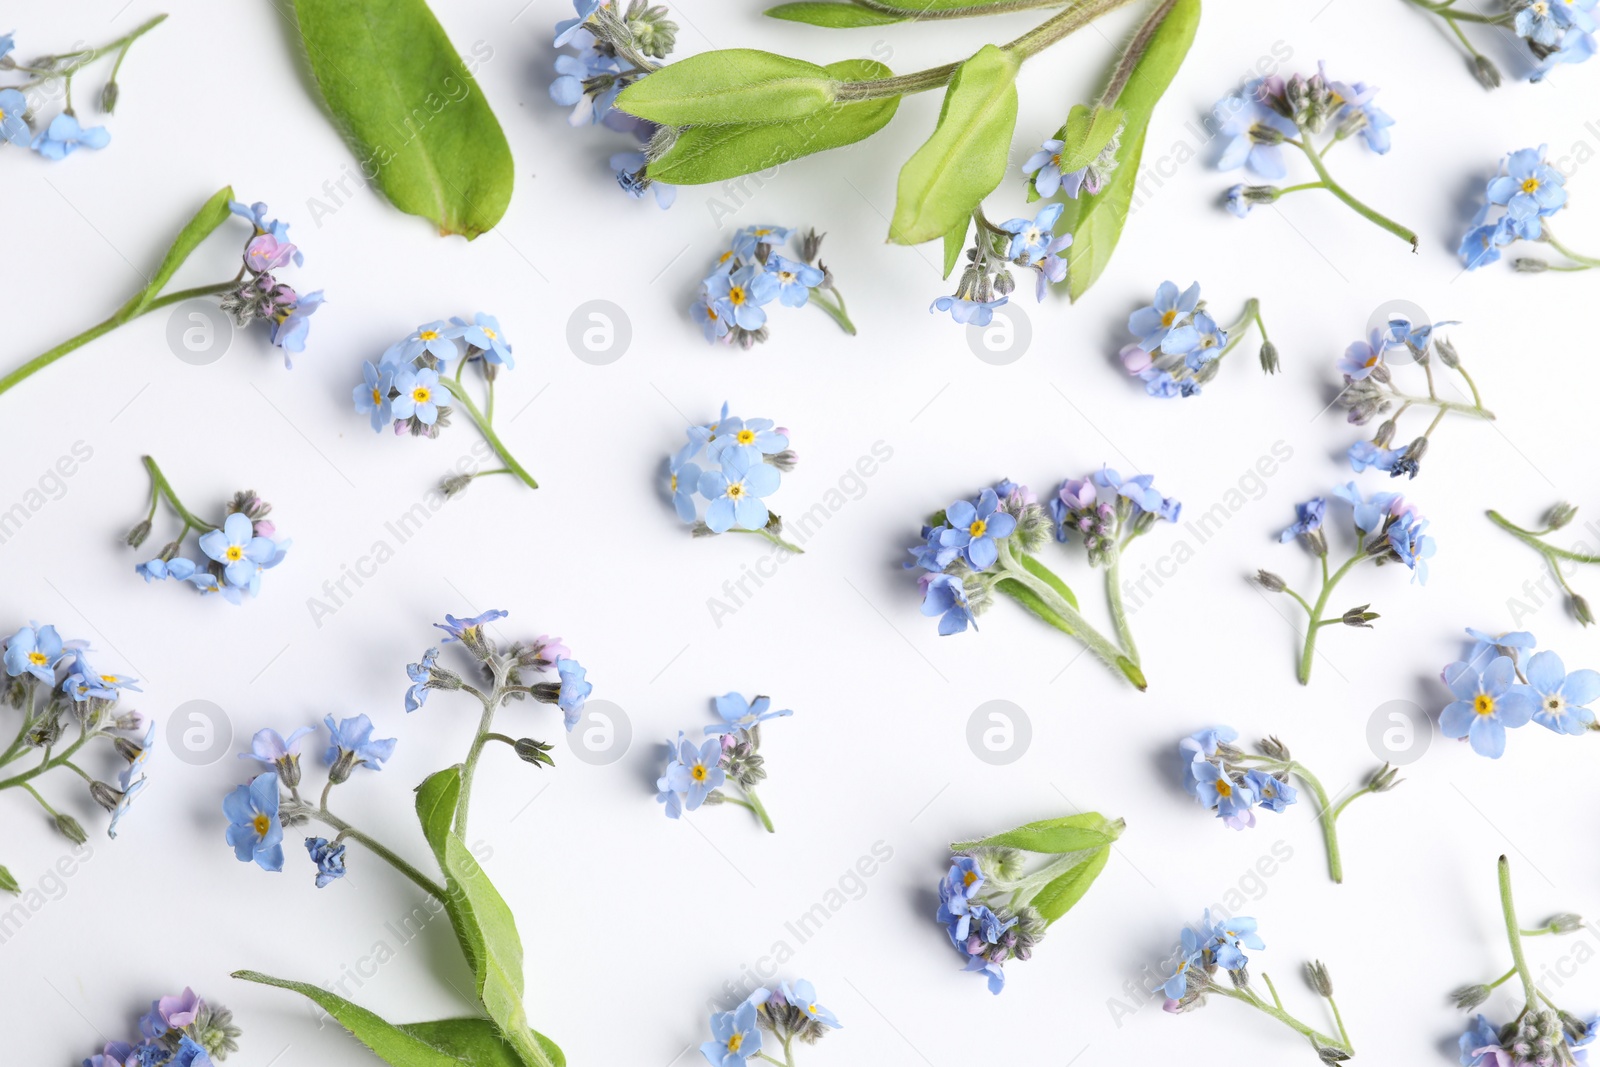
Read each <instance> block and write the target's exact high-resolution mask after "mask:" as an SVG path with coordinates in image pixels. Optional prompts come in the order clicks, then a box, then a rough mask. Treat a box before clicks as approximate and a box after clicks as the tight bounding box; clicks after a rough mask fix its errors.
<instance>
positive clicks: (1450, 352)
mask: <svg viewBox="0 0 1600 1067" xmlns="http://www.w3.org/2000/svg"><path fill="white" fill-rule="evenodd" d="M1433 347H1434V348H1435V349H1436V350H1437V351H1438V353H1439V362H1440V363H1443V364H1444V365H1445V366H1446V367H1449V368H1450V369H1452V370H1454V369H1455V368H1457V367H1459V366H1461V357H1460V356H1459V355H1458V354H1457V353H1456V346H1455V345H1453V344H1451V343H1450V339H1449V338H1448V337H1441V338H1439V339H1438V340H1437V341H1435V342H1433Z"/></svg>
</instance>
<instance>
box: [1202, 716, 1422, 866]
mask: <svg viewBox="0 0 1600 1067" xmlns="http://www.w3.org/2000/svg"><path fill="white" fill-rule="evenodd" d="M1238 738H1239V733H1238V731H1237V730H1235V729H1233V728H1232V727H1231V726H1213V727H1210V728H1208V729H1205V730H1201V731H1199V732H1197V733H1194V734H1191V735H1189V736H1188V737H1186V738H1184V739H1183V740H1182V741H1179V742H1178V754H1179V756H1180V757H1181V759H1182V762H1183V788H1184V789H1185V790H1186V791H1187V792H1188V793H1189V795H1190V796H1192V797H1194V798H1195V800H1197V801H1199V802H1200V803H1201V804H1202V805H1204V806H1205V807H1206V808H1207V809H1209V810H1211V811H1214V812H1216V813H1217V818H1219V819H1221V820H1222V821H1223V822H1224V823H1225V824H1227V825H1228V826H1230V827H1232V828H1233V829H1235V830H1243V829H1245V828H1247V827H1251V826H1254V825H1255V824H1256V815H1255V809H1257V808H1265V809H1266V810H1267V811H1272V812H1280V813H1281V812H1283V811H1284V810H1286V809H1287V808H1288V807H1289V805H1291V804H1293V803H1295V802H1296V801H1297V800H1298V799H1299V797H1298V792H1297V790H1296V789H1295V788H1294V786H1292V785H1290V784H1289V779H1290V778H1291V777H1294V778H1299V779H1300V780H1301V781H1302V782H1304V783H1305V784H1306V786H1308V787H1309V788H1310V790H1311V793H1312V796H1313V797H1314V798H1315V801H1316V805H1317V819H1318V821H1319V822H1320V823H1321V824H1322V836H1323V841H1324V844H1325V845H1326V847H1327V851H1328V877H1330V878H1332V879H1333V880H1334V881H1335V882H1343V881H1344V863H1343V861H1342V860H1341V858H1340V854H1339V833H1338V826H1337V824H1338V821H1339V816H1340V815H1342V814H1343V813H1344V810H1345V808H1347V807H1349V806H1350V803H1351V802H1352V801H1354V800H1355V799H1356V798H1357V797H1362V796H1366V795H1367V794H1368V793H1385V792H1388V791H1389V790H1391V789H1393V788H1394V787H1395V786H1397V785H1399V784H1400V780H1399V779H1396V777H1395V774H1396V773H1397V772H1396V771H1395V769H1394V768H1393V767H1391V766H1389V764H1387V763H1385V764H1384V765H1383V766H1382V767H1379V768H1378V769H1377V770H1375V771H1373V772H1372V773H1371V774H1370V775H1368V776H1367V780H1366V782H1365V783H1364V784H1363V785H1362V787H1361V788H1360V789H1358V790H1356V791H1355V792H1353V793H1351V794H1350V795H1349V796H1347V797H1345V798H1344V799H1343V800H1341V801H1339V803H1338V804H1334V803H1332V799H1331V798H1330V797H1329V796H1328V791H1327V790H1326V789H1324V788H1323V786H1322V783H1321V782H1320V781H1319V780H1318V779H1317V777H1316V775H1314V774H1312V773H1311V771H1310V769H1309V768H1307V767H1306V765H1305V764H1303V763H1301V762H1300V761H1298V760H1296V759H1294V758H1293V757H1292V756H1291V755H1290V754H1289V747H1288V746H1287V745H1285V744H1284V743H1283V742H1282V741H1279V740H1278V739H1277V738H1276V737H1269V738H1267V739H1266V740H1264V741H1259V742H1257V743H1256V748H1257V749H1258V750H1259V752H1255V753H1252V752H1246V751H1245V750H1244V749H1242V748H1238V747H1236V746H1235V745H1234V744H1233V742H1234V741H1236V740H1238Z"/></svg>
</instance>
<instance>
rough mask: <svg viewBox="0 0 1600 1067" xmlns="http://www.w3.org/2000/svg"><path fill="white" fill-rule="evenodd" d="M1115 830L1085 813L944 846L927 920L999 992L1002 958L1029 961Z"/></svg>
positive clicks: (1089, 880)
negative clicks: (945, 866) (943, 868)
mask: <svg viewBox="0 0 1600 1067" xmlns="http://www.w3.org/2000/svg"><path fill="white" fill-rule="evenodd" d="M1123 829H1124V823H1123V821H1122V820H1121V819H1107V818H1106V817H1105V816H1103V815H1101V814H1099V813H1098V812H1086V813H1084V814H1082V815H1068V816H1065V817H1064V818H1060V819H1046V820H1043V821H1041V822H1033V823H1028V824H1027V825H1025V826H1019V827H1017V828H1015V829H1013V830H1007V831H1005V832H1004V833H999V834H993V835H991V836H989V837H985V838H981V839H979V840H976V841H964V842H957V843H955V844H953V845H951V846H950V851H951V853H952V856H951V863H950V869H949V870H948V871H947V872H946V873H945V876H944V878H942V879H941V880H940V882H939V910H938V911H937V912H936V913H935V915H934V917H935V918H936V919H938V921H939V923H940V924H941V925H943V926H944V928H945V933H946V934H948V935H949V937H950V943H951V944H952V945H953V946H955V949H956V951H957V952H959V953H961V956H962V958H963V959H964V960H965V961H966V969H967V970H968V971H973V972H976V973H978V974H981V975H983V976H984V978H985V979H987V981H988V983H989V992H991V993H996V994H998V993H999V992H1000V991H1001V990H1002V989H1004V988H1005V984H1006V973H1005V964H1006V963H1007V961H1009V960H1013V959H1017V960H1027V959H1029V958H1031V957H1032V955H1033V950H1034V948H1035V946H1037V945H1038V944H1039V942H1040V941H1041V940H1042V939H1043V938H1044V935H1045V931H1046V930H1047V929H1049V927H1050V924H1051V923H1054V922H1055V921H1056V920H1058V919H1060V918H1061V917H1062V916H1063V915H1065V914H1066V913H1067V912H1068V911H1069V910H1071V909H1072V907H1073V906H1074V905H1075V904H1077V903H1078V901H1079V900H1081V899H1082V898H1083V895H1084V894H1085V893H1086V892H1088V890H1089V887H1090V886H1091V885H1093V884H1094V880H1095V879H1096V878H1098V877H1099V875H1100V872H1101V871H1102V870H1104V869H1105V865H1106V860H1107V859H1108V858H1109V857H1110V855H1111V846H1112V845H1113V844H1114V843H1115V842H1116V840H1117V838H1118V837H1120V836H1122V831H1123ZM1030 856H1043V857H1047V860H1046V862H1045V863H1043V864H1034V863H1033V862H1032V861H1031V860H1030V859H1029V857H1030Z"/></svg>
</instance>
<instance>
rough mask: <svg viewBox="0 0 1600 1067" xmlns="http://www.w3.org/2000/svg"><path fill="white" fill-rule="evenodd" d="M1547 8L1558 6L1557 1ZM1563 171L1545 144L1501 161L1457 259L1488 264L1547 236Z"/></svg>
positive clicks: (1562, 191) (1525, 264)
mask: <svg viewBox="0 0 1600 1067" xmlns="http://www.w3.org/2000/svg"><path fill="white" fill-rule="evenodd" d="M1547 6H1548V7H1550V8H1552V9H1555V8H1562V7H1565V6H1567V5H1565V4H1563V3H1561V2H1559V0H1558V2H1556V3H1552V4H1548V5H1547ZM1566 182H1567V179H1566V176H1565V175H1563V174H1562V173H1561V172H1560V171H1559V170H1556V168H1554V167H1552V166H1551V165H1550V164H1549V163H1547V162H1546V161H1545V146H1544V145H1540V146H1539V147H1538V148H1522V149H1518V150H1517V151H1515V152H1512V153H1511V154H1510V155H1509V156H1507V157H1506V158H1505V159H1503V160H1502V161H1501V163H1500V169H1499V171H1498V172H1497V173H1496V174H1495V176H1494V177H1493V178H1490V179H1489V182H1488V184H1487V185H1486V186H1485V187H1484V199H1483V205H1482V206H1481V207H1479V208H1478V213H1477V214H1476V215H1474V216H1473V218H1472V228H1471V229H1470V230H1468V231H1467V235H1466V236H1465V237H1463V238H1462V239H1461V247H1460V249H1459V252H1460V255H1461V262H1462V263H1464V264H1466V267H1467V269H1468V270H1477V269H1478V268H1479V267H1486V266H1488V265H1489V264H1491V263H1493V262H1495V261H1496V260H1498V259H1499V258H1500V250H1501V249H1502V248H1504V247H1505V246H1506V245H1509V244H1512V243H1513V242H1516V241H1519V240H1520V241H1549V240H1551V236H1550V234H1548V233H1547V232H1546V231H1547V229H1548V226H1547V225H1546V223H1545V221H1544V220H1545V219H1548V218H1549V217H1550V216H1552V215H1554V214H1555V213H1556V212H1558V211H1560V210H1561V209H1562V208H1563V207H1565V206H1566V203H1567V190H1566ZM1530 264H1538V265H1540V266H1542V265H1543V264H1542V262H1541V261H1538V260H1518V261H1517V262H1516V266H1517V267H1518V268H1519V269H1533V270H1537V269H1539V267H1538V266H1531V267H1530Z"/></svg>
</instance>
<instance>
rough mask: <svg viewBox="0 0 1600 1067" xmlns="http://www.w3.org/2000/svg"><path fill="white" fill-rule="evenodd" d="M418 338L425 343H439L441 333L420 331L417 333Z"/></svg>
mask: <svg viewBox="0 0 1600 1067" xmlns="http://www.w3.org/2000/svg"><path fill="white" fill-rule="evenodd" d="M417 338H418V339H419V340H423V341H437V340H438V339H439V331H438V330H418V331H417Z"/></svg>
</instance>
